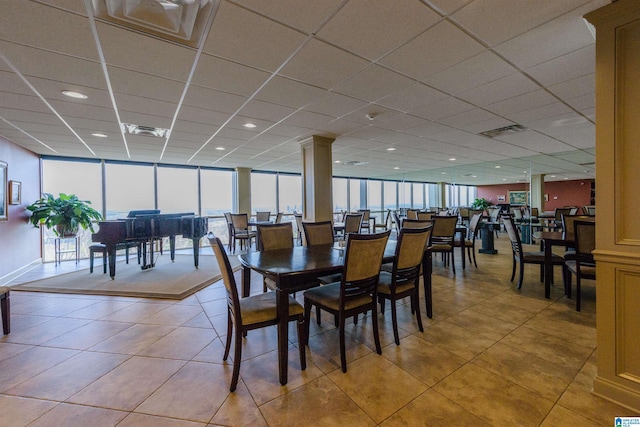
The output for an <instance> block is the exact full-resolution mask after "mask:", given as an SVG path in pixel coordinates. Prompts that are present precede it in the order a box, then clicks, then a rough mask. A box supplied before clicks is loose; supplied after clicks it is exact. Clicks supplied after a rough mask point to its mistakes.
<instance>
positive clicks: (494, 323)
mask: <svg viewBox="0 0 640 427" xmlns="http://www.w3.org/2000/svg"><path fill="white" fill-rule="evenodd" d="M447 322H449V323H453V324H454V325H457V326H459V327H461V328H463V329H466V330H468V331H471V332H475V333H476V334H478V335H482V336H484V337H487V338H489V339H491V340H493V341H499V340H500V339H502V338H503V337H504V336H505V335H508V334H509V333H510V332H511V331H513V330H514V329H516V328H517V327H518V326H520V325H519V324H516V323H512V322H508V321H505V320H502V319H498V318H496V317H493V316H490V315H486V314H484V313H481V312H479V311H477V310H471V309H468V310H465V311H462V312H460V313H458V314H456V315H454V316H451V317H450V318H448V319H447Z"/></svg>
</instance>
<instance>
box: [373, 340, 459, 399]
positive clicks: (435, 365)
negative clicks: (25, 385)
mask: <svg viewBox="0 0 640 427" xmlns="http://www.w3.org/2000/svg"><path fill="white" fill-rule="evenodd" d="M419 336H420V333H419V332H418V333H416V334H415V335H411V336H408V337H406V338H403V339H402V340H401V341H400V345H399V346H397V345H395V344H391V345H388V346H387V347H385V348H384V349H383V351H382V357H384V358H385V359H388V360H390V361H391V362H392V363H393V364H394V365H396V366H398V367H400V368H402V369H403V370H404V371H406V372H408V373H410V374H411V375H413V376H414V377H416V378H417V379H419V380H420V381H422V382H423V383H425V384H427V385H429V386H433V385H434V384H436V383H437V382H439V381H440V380H442V379H443V378H445V377H446V376H448V375H449V374H451V373H452V372H454V371H455V370H456V369H458V368H460V367H461V366H462V365H464V364H465V363H467V361H466V360H465V359H462V358H460V357H458V356H456V355H455V354H453V353H451V352H449V351H447V350H445V349H443V348H441V347H438V346H437V345H435V344H431V343H429V342H427V341H425V340H423V339H420V338H419Z"/></svg>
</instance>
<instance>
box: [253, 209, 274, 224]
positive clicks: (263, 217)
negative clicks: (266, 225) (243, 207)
mask: <svg viewBox="0 0 640 427" xmlns="http://www.w3.org/2000/svg"><path fill="white" fill-rule="evenodd" d="M270 219H271V212H269V211H262V212H256V221H258V222H267V221H269V220H270Z"/></svg>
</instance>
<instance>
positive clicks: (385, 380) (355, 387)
mask: <svg viewBox="0 0 640 427" xmlns="http://www.w3.org/2000/svg"><path fill="white" fill-rule="evenodd" d="M327 377H328V378H329V379H330V380H331V381H333V382H334V383H335V384H336V385H337V386H338V387H339V388H340V389H341V390H342V391H343V392H344V393H345V394H346V395H347V396H349V397H350V398H351V399H352V400H353V401H354V402H355V403H356V404H358V406H359V407H360V408H362V409H363V410H364V411H365V412H366V413H367V414H368V415H369V416H370V417H371V418H372V419H373V420H374V421H375V422H377V423H380V422H382V421H383V420H384V419H386V418H387V417H389V416H390V415H391V414H393V413H394V412H396V411H398V410H399V409H400V408H402V407H403V406H404V405H406V404H407V403H409V402H410V401H412V400H413V399H415V398H416V397H417V396H419V395H420V394H421V393H423V392H424V391H426V390H427V388H428V386H427V385H426V384H425V383H423V382H422V381H420V380H418V379H416V378H415V377H413V376H411V375H410V374H409V373H407V372H406V371H404V370H402V369H401V368H399V367H398V366H396V365H394V364H393V363H391V362H390V361H389V360H387V359H385V358H383V357H380V356H379V355H377V354H371V355H368V356H365V357H363V358H362V359H359V360H356V361H355V362H353V363H350V364H349V366H348V367H347V373H343V372H342V371H334V372H331V373H329V374H328V375H327Z"/></svg>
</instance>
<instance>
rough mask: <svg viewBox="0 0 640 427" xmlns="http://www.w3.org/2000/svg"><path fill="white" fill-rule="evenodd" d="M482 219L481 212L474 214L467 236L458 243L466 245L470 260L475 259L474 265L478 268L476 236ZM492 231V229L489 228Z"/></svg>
mask: <svg viewBox="0 0 640 427" xmlns="http://www.w3.org/2000/svg"><path fill="white" fill-rule="evenodd" d="M481 219H482V214H481V213H476V214H474V215H473V216H472V217H471V219H470V220H469V229H468V231H467V236H466V238H465V239H464V240H460V241H459V243H458V244H460V245H462V246H464V248H465V249H466V250H467V258H469V260H471V259H473V265H475V266H476V268H478V262H477V261H476V237H477V236H478V232H479V231H480V228H479V227H478V225H479V224H480V220H481ZM487 232H490V230H487Z"/></svg>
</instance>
